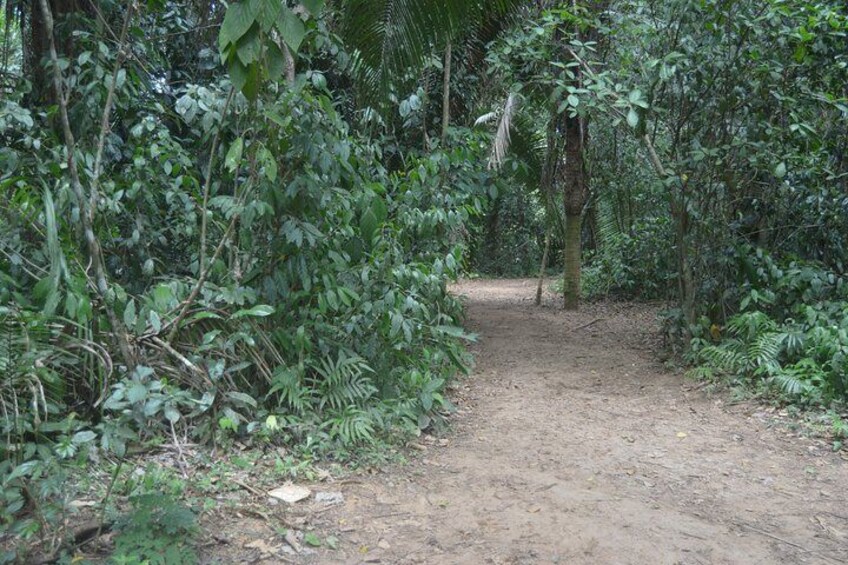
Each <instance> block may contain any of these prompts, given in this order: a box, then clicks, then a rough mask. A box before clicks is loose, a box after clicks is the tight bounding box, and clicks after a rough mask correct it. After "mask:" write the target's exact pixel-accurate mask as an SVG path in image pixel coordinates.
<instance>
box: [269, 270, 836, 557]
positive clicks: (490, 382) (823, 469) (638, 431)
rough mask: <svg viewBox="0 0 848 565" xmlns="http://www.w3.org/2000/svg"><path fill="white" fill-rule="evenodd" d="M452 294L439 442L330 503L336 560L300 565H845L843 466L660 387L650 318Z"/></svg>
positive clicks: (747, 416)
mask: <svg viewBox="0 0 848 565" xmlns="http://www.w3.org/2000/svg"><path fill="white" fill-rule="evenodd" d="M454 291H455V292H457V293H459V294H461V295H464V296H466V297H467V306H468V318H469V319H468V326H469V328H470V329H471V330H472V331H474V332H477V333H478V334H479V342H478V343H477V344H476V345H475V346H474V348H473V349H474V353H475V357H476V360H477V364H476V368H475V370H474V372H473V374H472V376H471V377H469V378H467V379H465V380H463V381H461V382H460V383H459V385H458V390H457V391H456V394H455V397H456V401H457V404H458V408H459V413H458V415H457V416H456V417H455V418H454V420H453V422H454V424H453V425H454V430H453V435H451V436H450V438H449V440H448V442H447V445H446V446H440V442H439V441H438V440H431V441H428V440H427V439H426V438H425V439H424V440H422V442H421V443H422V446H421V447H420V448H419V450H420V456H416V457H415V461H413V462H412V463H411V464H410V465H407V466H402V467H395V468H391V469H390V470H389V471H388V472H386V473H378V474H376V475H374V476H372V477H365V478H362V479H361V480H355V481H353V482H350V483H347V484H345V485H344V486H343V487H340V488H341V490H343V492H344V497H345V501H344V504H343V505H339V506H335V507H330V508H328V509H327V510H328V511H327V512H322V513H321V515H320V519H319V520H318V521H317V522H316V521H315V520H311V523H312V524H313V525H314V526H315V527H317V528H318V529H319V530H320V531H322V533H323V534H324V535H335V536H337V537H338V539H339V547H338V549H337V550H335V551H330V550H328V549H321V550H319V551H318V553H317V554H315V555H313V556H311V557H309V558H306V559H307V561H306V562H309V563H351V564H353V563H391V564H395V563H397V564H405V563H410V564H412V563H422V564H428V565H429V564H442V563H444V564H452V563H463V564H464V563H468V564H478V563H479V564H488V563H491V564H536V563H539V564H543V563H562V564H569V565H571V564H592V565H598V564H634V565H637V564H638V565H642V564H693V565H694V564H731V563H732V564H745V565H755V564H762V565H772V564H778V563H781V564H782V563H846V562H848V504H846V497H848V495H846V485H848V462H846V460H845V459H844V457H843V455H840V454H836V453H833V452H831V450H830V448H829V445H828V444H827V443H826V442H823V441H820V440H815V439H808V438H803V437H799V436H798V435H796V434H792V433H791V432H789V431H788V429H787V428H786V427H784V426H773V425H770V422H771V421H772V419H773V418H774V417H776V416H777V414H775V413H774V412H773V411H770V409H768V408H767V407H764V406H762V405H758V404H755V403H750V404H749V403H744V404H737V405H734V406H727V405H726V400H727V398H726V396H725V395H719V396H718V397H714V398H709V397H708V396H707V395H705V394H704V393H703V392H701V391H699V390H697V389H696V388H695V383H693V382H691V381H687V380H685V379H683V378H682V377H681V376H680V375H679V374H671V373H669V372H668V371H666V370H665V369H664V368H663V366H662V365H661V364H659V363H658V362H657V360H656V351H657V350H658V348H659V346H660V344H659V343H657V337H656V334H657V332H656V317H655V315H656V313H655V311H654V310H653V309H652V308H650V307H649V306H646V305H635V304H596V305H586V306H585V307H584V308H583V309H582V310H581V311H580V312H579V313H567V312H564V311H563V310H561V309H560V308H559V305H558V302H557V301H556V299H555V298H554V297H553V296H548V297H547V299H546V304H545V305H544V306H543V307H541V308H537V307H534V306H533V303H532V297H533V296H534V292H535V283H534V281H530V280H511V281H505V280H497V281H494V280H478V281H471V282H463V283H461V284H460V285H457V286H456V287H455V289H454ZM593 322H594V323H593ZM444 443H445V441H444V440H443V441H442V442H441V444H444ZM428 444H429V445H428ZM329 490H333V489H332V488H330V489H329ZM290 559H291V556H290ZM296 559H297V558H296ZM269 562H271V561H269Z"/></svg>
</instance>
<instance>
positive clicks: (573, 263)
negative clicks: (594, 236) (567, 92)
mask: <svg viewBox="0 0 848 565" xmlns="http://www.w3.org/2000/svg"><path fill="white" fill-rule="evenodd" d="M562 121H563V122H564V124H563V125H564V128H563V129H564V130H565V163H563V164H562V166H561V167H559V171H558V172H559V173H560V175H561V179H560V182H559V184H560V185H561V186H562V188H563V203H564V205H565V242H564V247H565V251H564V253H565V255H564V265H563V266H564V269H565V272H564V273H563V278H564V285H563V290H564V295H563V299H564V306H565V309H566V310H577V308H578V304H579V302H580V251H581V241H580V238H581V233H582V227H583V207H584V206H585V205H586V199H587V197H588V194H589V178H588V174H587V171H586V165H585V162H584V154H585V146H586V145H587V144H588V139H587V138H588V132H587V130H586V127H585V125H586V122H585V120H584V119H582V118H581V117H580V116H568V115H567V114H563V119H562Z"/></svg>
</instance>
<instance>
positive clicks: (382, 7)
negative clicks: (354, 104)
mask: <svg viewBox="0 0 848 565" xmlns="http://www.w3.org/2000/svg"><path fill="white" fill-rule="evenodd" d="M520 4H521V2H520V1H518V0H451V1H449V2H445V1H444V0H343V1H342V2H341V14H342V21H341V28H340V35H341V37H342V39H343V40H344V42H345V43H346V45H347V46H348V48H349V50H350V52H351V53H352V54H353V71H354V75H355V77H356V78H357V80H358V82H359V83H360V85H361V86H363V87H364V90H365V92H364V94H365V95H366V97H368V98H370V99H371V100H374V99H378V98H383V99H385V95H386V94H387V93H388V92H389V90H390V88H389V87H390V85H391V84H392V83H393V82H394V83H396V84H397V83H402V82H404V81H406V80H407V79H408V78H410V77H415V76H417V70H418V69H420V68H421V67H422V65H423V64H424V62H425V61H426V59H427V57H429V56H430V55H431V54H432V53H433V52H434V51H436V50H441V49H443V48H444V46H445V45H447V43H448V41H451V40H452V39H454V38H455V37H457V36H458V35H459V33H460V32H461V31H462V30H464V29H466V28H467V27H468V24H469V22H481V21H483V19H484V16H487V15H489V14H496V13H506V12H507V11H508V10H509V9H511V8H513V7H515V6H518V5H520ZM407 75H408V76H407Z"/></svg>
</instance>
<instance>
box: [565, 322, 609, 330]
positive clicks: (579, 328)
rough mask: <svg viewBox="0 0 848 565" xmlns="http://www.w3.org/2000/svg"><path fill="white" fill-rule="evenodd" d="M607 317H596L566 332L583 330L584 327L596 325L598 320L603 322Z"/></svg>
mask: <svg viewBox="0 0 848 565" xmlns="http://www.w3.org/2000/svg"><path fill="white" fill-rule="evenodd" d="M605 319H606V318H595V319H594V320H592V321H591V322H589V323H588V324H583V325H582V326H577V327H576V328H572V329H570V330H568V332H566V333H571V332H576V331H580V330H582V329H586V328H588V327H589V326H594V325H595V324H597V323H598V322H603V321H604V320H605Z"/></svg>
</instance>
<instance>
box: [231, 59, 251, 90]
mask: <svg viewBox="0 0 848 565" xmlns="http://www.w3.org/2000/svg"><path fill="white" fill-rule="evenodd" d="M227 70H229V72H230V80H231V81H232V83H233V88H235V89H236V90H238V91H239V92H241V91H243V90H244V87H245V85H246V84H247V80H248V78H250V77H249V73H250V69H248V68H247V67H245V66H244V65H243V64H242V62H241V60H239V58H238V56H237V55H235V54H233V55H230V58H229V62H228V64H227Z"/></svg>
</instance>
